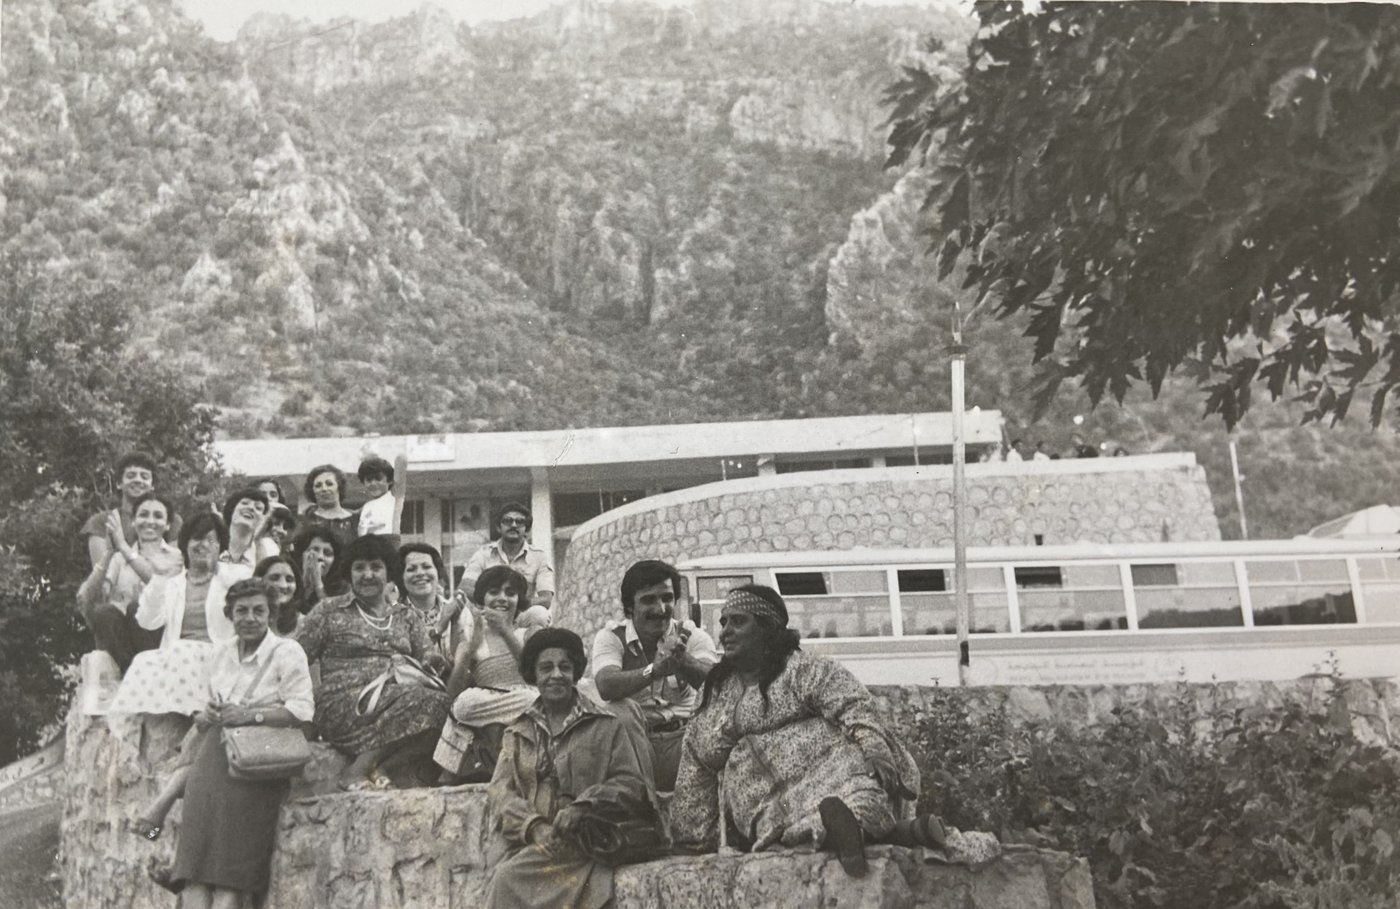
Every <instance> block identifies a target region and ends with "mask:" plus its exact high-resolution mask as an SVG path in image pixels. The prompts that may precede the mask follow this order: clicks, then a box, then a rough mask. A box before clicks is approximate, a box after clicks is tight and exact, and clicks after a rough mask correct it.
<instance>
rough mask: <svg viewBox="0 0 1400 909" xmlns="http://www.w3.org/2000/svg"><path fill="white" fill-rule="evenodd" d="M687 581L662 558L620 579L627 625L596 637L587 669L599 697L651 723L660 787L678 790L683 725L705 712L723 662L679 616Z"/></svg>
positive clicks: (640, 565) (698, 631)
mask: <svg viewBox="0 0 1400 909" xmlns="http://www.w3.org/2000/svg"><path fill="white" fill-rule="evenodd" d="M680 593H681V576H680V573H679V572H678V571H676V569H675V568H674V567H673V566H671V565H668V564H667V563H665V562H661V561H657V560H656V559H646V560H644V561H641V562H637V563H636V564H635V565H633V566H632V567H631V568H629V569H627V572H626V574H624V575H623V576H622V621H621V622H617V623H616V624H613V625H609V626H607V627H605V628H603V629H602V630H601V631H599V632H598V633H597V635H595V636H594V638H593V654H592V657H591V659H590V660H589V661H588V669H589V671H590V672H591V673H592V674H593V682H594V684H595V685H596V686H597V691H598V695H599V697H601V698H602V699H603V700H605V701H620V700H622V699H624V698H630V699H632V700H633V701H636V702H637V706H638V707H640V708H641V709H642V716H643V717H644V718H645V719H646V724H647V739H648V740H649V741H650V742H651V747H652V754H653V761H652V767H653V770H654V772H655V775H656V788H657V789H660V790H662V791H669V790H671V789H674V788H675V786H676V771H677V770H678V769H679V768H680V761H681V739H682V738H683V737H684V735H685V724H686V723H687V722H689V721H690V718H691V717H692V716H693V715H694V714H695V711H696V710H697V709H699V707H700V690H701V689H702V688H703V687H704V685H705V676H706V675H708V674H709V672H710V670H711V669H712V668H714V665H715V664H716V663H718V662H719V653H718V652H717V651H716V650H715V642H714V638H712V637H710V635H709V634H708V633H707V632H706V631H705V630H704V629H702V628H697V627H695V625H693V624H691V622H690V621H689V620H681V619H678V618H677V616H676V603H677V601H678V600H679V598H680Z"/></svg>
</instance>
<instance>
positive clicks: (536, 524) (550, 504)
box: [530, 467, 559, 571]
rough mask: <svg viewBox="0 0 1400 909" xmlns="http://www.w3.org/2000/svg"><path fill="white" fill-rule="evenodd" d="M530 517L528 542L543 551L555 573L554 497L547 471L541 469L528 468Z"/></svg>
mask: <svg viewBox="0 0 1400 909" xmlns="http://www.w3.org/2000/svg"><path fill="white" fill-rule="evenodd" d="M530 517H531V519H532V522H533V523H532V524H531V527H530V542H531V543H533V544H534V545H535V546H537V547H538V548H540V549H543V550H544V554H545V555H546V556H547V557H548V558H549V564H550V565H553V566H554V568H555V570H556V571H557V570H558V569H559V566H558V565H556V564H555V562H554V497H553V494H552V492H551V490H550V488H549V471H548V470H547V469H546V468H543V467H531V468H530Z"/></svg>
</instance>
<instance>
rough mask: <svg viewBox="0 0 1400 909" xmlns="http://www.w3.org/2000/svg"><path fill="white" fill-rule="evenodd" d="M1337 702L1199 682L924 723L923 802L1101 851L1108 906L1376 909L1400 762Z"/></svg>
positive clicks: (957, 819) (1390, 871)
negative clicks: (1323, 705)
mask: <svg viewBox="0 0 1400 909" xmlns="http://www.w3.org/2000/svg"><path fill="white" fill-rule="evenodd" d="M1333 682H1334V687H1333V689H1332V691H1333V694H1332V697H1331V702H1330V709H1329V711H1328V713H1327V714H1325V715H1314V714H1311V713H1309V712H1308V710H1307V709H1305V708H1304V707H1303V706H1301V705H1299V704H1297V703H1286V704H1284V705H1281V706H1264V705H1262V704H1259V705H1253V706H1247V707H1240V706H1232V707H1229V708H1226V707H1225V706H1224V705H1223V703H1222V701H1220V700H1219V699H1216V698H1213V697H1212V698H1207V699H1201V698H1198V697H1196V696H1195V692H1193V691H1191V689H1190V688H1189V686H1185V685H1183V686H1181V687H1180V688H1179V689H1178V692H1177V694H1176V696H1175V697H1174V698H1171V699H1169V700H1168V699H1164V701H1163V702H1158V704H1157V705H1156V706H1155V707H1152V708H1149V709H1144V710H1138V709H1127V708H1117V709H1115V711H1114V712H1113V713H1112V715H1111V716H1109V717H1107V718H1106V719H1105V721H1103V722H1101V723H1100V724H1098V725H1094V726H1075V725H1071V724H1069V723H1066V722H1060V721H1049V722H1045V723H1038V724H1036V723H1032V724H1025V723H1020V722H1012V721H1011V720H1009V718H1008V717H1007V715H1006V713H1005V710H1004V708H1002V710H1001V711H1000V712H998V713H997V714H995V715H992V716H975V717H974V716H972V715H971V713H970V711H969V709H968V707H967V703H966V701H964V700H963V699H961V698H960V697H959V695H958V693H957V692H955V691H948V692H945V693H944V694H943V695H942V697H941V698H940V699H939V700H938V701H936V702H935V705H934V709H933V710H932V712H931V713H929V714H928V715H927V716H926V717H925V719H924V720H923V722H922V723H921V730H922V732H921V735H920V738H919V744H920V753H921V754H922V755H923V756H924V757H923V759H924V760H926V761H927V762H928V763H927V766H926V768H925V776H924V782H925V789H924V803H923V804H924V806H925V807H927V808H928V809H930V810H933V811H934V812H936V813H938V814H939V815H940V816H942V817H943V818H944V819H945V820H946V821H947V822H949V823H951V824H953V825H954V826H957V827H960V828H962V829H982V830H993V831H997V832H998V833H999V834H1000V835H1001V836H1002V837H1003V839H1004V840H1007V841H1014V842H1031V843H1035V844H1038V845H1044V846H1049V847H1051V848H1057V849H1062V850H1065V851H1067V852H1070V853H1071V854H1075V855H1080V856H1083V857H1085V858H1087V859H1088V860H1089V863H1090V867H1091V870H1092V873H1093V877H1094V893H1095V897H1096V899H1097V900H1098V902H1099V905H1101V906H1103V907H1105V909H1129V907H1139V906H1157V907H1168V909H1177V907H1180V909H1191V907H1198V906H1209V907H1220V909H1226V907H1229V909H1302V907H1310V909H1363V907H1372V909H1380V907H1383V906H1389V905H1391V904H1392V903H1393V900H1394V897H1395V894H1396V893H1397V892H1400V890H1398V889H1397V888H1400V865H1397V863H1396V861H1395V843H1396V838H1397V837H1400V794H1397V793H1400V787H1397V785H1396V783H1397V780H1400V758H1397V755H1396V752H1395V751H1394V749H1387V748H1384V747H1381V746H1378V745H1372V744H1366V743H1363V742H1361V741H1359V740H1358V739H1357V738H1356V736H1355V735H1354V734H1353V732H1352V729H1351V724H1350V722H1349V721H1348V720H1349V714H1348V712H1347V711H1348V708H1347V706H1346V704H1345V701H1344V698H1343V696H1342V694H1341V690H1340V687H1339V686H1337V685H1336V682H1337V680H1336V679H1335V678H1334V680H1333Z"/></svg>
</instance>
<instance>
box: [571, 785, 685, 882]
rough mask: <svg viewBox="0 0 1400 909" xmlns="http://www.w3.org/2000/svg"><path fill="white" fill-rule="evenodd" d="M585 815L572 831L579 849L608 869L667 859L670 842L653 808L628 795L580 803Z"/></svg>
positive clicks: (644, 800)
mask: <svg viewBox="0 0 1400 909" xmlns="http://www.w3.org/2000/svg"><path fill="white" fill-rule="evenodd" d="M574 804H576V805H580V806H582V807H583V808H584V811H585V814H584V817H583V819H582V820H580V821H579V823H578V826H577V827H576V828H575V829H574V831H573V838H574V840H575V841H576V843H577V844H578V847H579V849H580V850H581V851H582V852H583V853H584V854H585V855H587V856H588V857H589V858H591V859H593V860H594V861H596V862H601V863H602V864H604V865H608V866H610V867H616V866H617V865H635V864H637V863H638V862H649V861H651V860H652V859H657V858H661V857H662V856H664V855H668V854H669V853H670V849H671V841H670V839H669V838H668V837H667V836H666V833H665V830H664V829H663V828H662V825H661V819H660V817H659V816H658V815H657V813H656V809H655V807H653V806H652V804H651V802H649V801H647V800H646V799H642V798H636V797H634V796H631V795H621V796H619V797H616V798H611V797H608V798H592V799H581V800H579V801H577V802H575V803H574Z"/></svg>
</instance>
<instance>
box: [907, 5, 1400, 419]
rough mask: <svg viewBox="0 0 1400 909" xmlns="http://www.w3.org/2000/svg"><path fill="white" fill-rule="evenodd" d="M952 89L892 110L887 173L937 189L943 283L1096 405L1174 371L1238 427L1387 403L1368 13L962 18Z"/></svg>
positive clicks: (1399, 368)
mask: <svg viewBox="0 0 1400 909" xmlns="http://www.w3.org/2000/svg"><path fill="white" fill-rule="evenodd" d="M978 14H979V16H980V19H981V29H980V31H979V32H978V35H977V38H976V40H975V41H974V42H973V43H972V45H971V47H970V49H969V58H968V66H967V69H966V72H965V77H964V80H963V81H962V83H961V84H959V85H954V86H949V85H945V84H942V83H941V81H940V80H938V79H937V78H933V77H930V76H929V75H927V74H925V73H921V72H918V71H915V70H910V71H909V73H908V75H907V78H905V79H904V80H902V81H900V82H899V83H898V84H896V85H895V86H893V88H892V89H891V91H890V95H889V97H890V101H891V103H892V104H893V105H894V115H893V118H892V119H893V120H894V121H895V125H894V128H893V130H892V132H891V142H892V144H893V153H892V155H891V163H893V164H902V163H903V162H905V161H907V160H910V159H915V160H924V161H926V162H927V163H928V165H929V166H930V167H932V168H934V170H935V171H936V173H937V176H938V182H937V185H936V186H935V187H934V189H933V190H932V191H931V193H930V197H929V201H930V203H931V204H933V205H934V206H935V207H936V209H937V211H938V213H939V215H940V217H939V219H938V220H937V222H936V224H935V225H933V227H932V239H933V241H934V243H935V244H936V245H937V246H938V247H939V248H938V253H939V266H938V267H939V269H940V272H943V273H946V272H947V271H948V270H949V269H950V268H951V267H952V265H953V262H954V261H955V260H959V259H961V261H962V262H963V263H964V264H965V266H966V267H967V280H968V283H969V284H970V285H971V286H974V287H975V288H976V290H977V291H978V293H980V294H989V295H991V297H992V300H993V302H994V304H995V307H996V308H997V310H998V311H999V312H1000V313H1001V314H1003V315H1010V314H1016V313H1025V314H1027V315H1028V316H1029V324H1028V328H1029V331H1030V334H1031V335H1032V336H1033V337H1034V338H1035V342H1036V343H1035V351H1034V353H1035V357H1036V358H1037V360H1039V361H1040V363H1041V366H1042V370H1041V372H1042V375H1043V377H1044V378H1045V380H1046V381H1045V383H1044V385H1043V388H1042V400H1044V401H1048V400H1050V398H1051V397H1052V396H1053V394H1054V391H1055V389H1056V388H1057V386H1058V383H1059V382H1060V381H1061V380H1063V379H1066V378H1077V379H1080V380H1081V381H1082V384H1083V386H1084V388H1085V389H1086V390H1087V392H1088V395H1089V397H1090V398H1091V400H1093V401H1095V402H1097V401H1098V400H1100V399H1101V398H1102V397H1103V396H1104V395H1105V393H1107V394H1109V395H1111V396H1112V397H1114V398H1118V399H1120V400H1121V399H1122V397H1123V396H1124V394H1125V393H1126V391H1127V389H1128V387H1129V386H1130V384H1132V383H1133V382H1134V381H1138V380H1145V381H1146V383H1147V384H1148V385H1149V386H1150V387H1151V388H1152V390H1153V391H1154V392H1156V391H1157V390H1158V389H1160V387H1161V386H1162V383H1163V381H1164V379H1165V377H1166V376H1167V375H1168V374H1169V373H1171V372H1172V371H1173V370H1174V369H1177V368H1179V367H1183V366H1185V367H1188V368H1189V369H1190V371H1191V372H1192V373H1193V375H1195V376H1196V378H1197V379H1198V381H1200V382H1201V383H1202V384H1203V385H1204V386H1205V387H1206V391H1207V392H1208V394H1207V396H1206V410H1207V412H1208V413H1213V414H1219V415H1220V416H1221V417H1222V418H1223V419H1224V420H1225V422H1226V423H1227V424H1229V425H1233V424H1235V423H1236V422H1237V421H1238V420H1239V419H1240V418H1241V416H1242V415H1243V413H1244V412H1245V411H1246V409H1247V408H1248V407H1249V405H1250V402H1251V389H1252V387H1253V385H1254V384H1255V382H1256V380H1257V381H1258V382H1259V383H1262V384H1263V385H1264V386H1265V387H1266V388H1267V389H1268V391H1269V393H1270V395H1271V396H1272V397H1273V398H1275V399H1277V398H1279V397H1280V396H1282V395H1284V394H1286V393H1289V389H1290V388H1292V387H1293V386H1295V385H1298V384H1301V389H1302V395H1303V397H1304V398H1305V399H1306V400H1307V401H1308V402H1309V404H1310V405H1311V409H1310V411H1309V416H1313V417H1331V418H1334V419H1339V418H1341V417H1343V416H1345V414H1346V413H1347V411H1348V408H1349V407H1350V405H1351V403H1352V400H1353V396H1357V395H1359V396H1361V398H1363V399H1365V400H1366V401H1367V404H1368V405H1369V408H1370V415H1371V421H1372V422H1373V423H1375V422H1378V421H1379V420H1380V419H1381V417H1382V414H1383V412H1384V409H1385V405H1386V402H1387V398H1388V396H1389V395H1390V393H1391V392H1392V391H1393V390H1394V389H1395V388H1396V386H1397V385H1400V333H1397V330H1396V326H1395V324H1394V323H1395V317H1396V294H1397V290H1400V245H1397V241H1396V237H1397V231H1396V227H1397V223H1396V219H1397V214H1396V213H1397V212H1398V211H1400V164H1397V160H1396V157H1395V154H1394V147H1395V136H1396V132H1397V129H1400V104H1397V101H1400V82H1397V78H1396V77H1397V76H1398V75H1400V14H1397V12H1396V10H1395V9H1394V8H1392V7H1388V6H1385V5H1379V6H1376V5H1366V4H1346V5H1333V4H1297V5H1287V6H1273V5H1266V6H1260V5H1256V4H1218V5H1217V4H1201V5H1190V6H1183V5H1181V4H1177V3H1134V4H1128V5H1124V6H1120V5H1106V4H1080V3H1053V4H1048V5H1046V6H1045V7H1044V8H1043V9H1041V10H1039V11H1031V10H1029V9H1028V8H1025V7H1022V6H1021V5H1019V4H1008V3H985V4H982V5H980V6H979V7H978Z"/></svg>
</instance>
